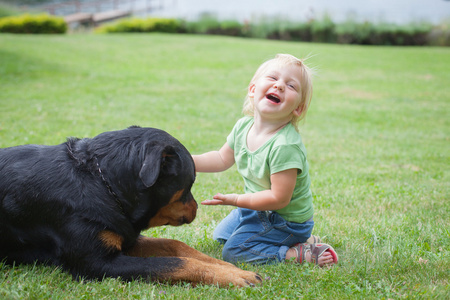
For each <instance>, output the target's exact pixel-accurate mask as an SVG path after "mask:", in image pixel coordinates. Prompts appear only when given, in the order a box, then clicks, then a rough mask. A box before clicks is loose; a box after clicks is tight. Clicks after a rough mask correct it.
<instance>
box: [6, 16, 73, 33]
mask: <svg viewBox="0 0 450 300" xmlns="http://www.w3.org/2000/svg"><path fill="white" fill-rule="evenodd" d="M66 31H67V24H66V22H65V21H64V19H63V18H60V17H55V16H49V15H46V14H40V15H29V14H24V15H20V16H10V17H4V18H0V32H8V33H65V32H66Z"/></svg>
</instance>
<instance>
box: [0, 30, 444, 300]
mask: <svg viewBox="0 0 450 300" xmlns="http://www.w3.org/2000/svg"><path fill="white" fill-rule="evenodd" d="M279 52H283V53H291V54H294V55H297V56H306V55H308V54H313V55H314V56H313V57H312V58H311V59H310V60H309V63H310V64H311V65H312V66H315V67H316V68H317V70H318V76H317V77H316V79H315V85H314V96H313V102H312V107H311V110H310V112H309V114H308V116H307V120H306V122H305V123H304V124H303V125H302V126H301V133H302V136H303V137H304V141H305V144H306V147H307V149H308V157H309V161H310V167H311V176H312V182H313V183H312V190H313V194H314V202H315V210H316V214H315V222H316V226H315V229H314V234H316V235H320V236H322V237H325V240H326V241H327V242H328V243H330V244H331V245H333V246H334V248H335V249H336V251H337V252H338V254H339V256H340V264H339V265H338V266H336V267H334V268H332V269H319V268H315V267H312V266H307V265H303V266H295V265H283V264H281V265H276V266H249V265H242V266H241V267H243V268H245V269H249V270H254V271H257V272H258V273H260V274H261V275H262V277H263V278H266V281H265V282H264V284H263V285H261V286H259V287H256V288H243V289H219V288H217V287H214V286H199V287H196V288H193V287H191V286H190V285H189V284H178V285H175V286H171V285H167V284H156V283H145V282H139V281H138V282H131V283H127V282H122V281H120V280H115V279H106V280H104V281H102V282H75V281H72V279H71V277H70V276H69V275H68V274H66V273H64V272H61V271H60V270H59V269H58V268H54V267H42V266H14V267H12V266H5V265H1V264H0V268H1V271H0V298H7V299H8V298H27V299H37V298H55V299H69V298H73V299H83V298H85V299H100V298H104V299H112V298H114V299H206V298H210V297H213V296H215V297H216V298H227V299H283V298H286V299H298V298H305V299H309V298H321V299H323V298H325V299H348V298H352V299H353V298H356V299H403V298H419V299H430V298H431V299H446V298H448V297H449V295H450V289H449V287H448V286H449V278H450V273H449V270H450V259H449V255H450V231H449V230H450V226H449V225H450V212H449V200H450V189H449V188H450V176H449V175H450V172H449V166H450V155H449V153H450V152H449V150H450V118H449V116H450V87H449V84H448V83H449V82H450V72H449V66H450V49H448V48H429V47H417V48H412V47H402V48H397V47H362V46H341V45H325V44H313V43H289V42H276V41H264V40H247V39H239V38H225V37H210V36H189V35H164V34H135V35H133V34H128V35H119V34H117V35H64V36H54V35H41V36H26V35H7V34H2V35H0V147H9V146H14V145H19V144H27V143H37V144H58V143H62V142H64V141H65V139H66V137H69V136H77V137H93V136H95V135H96V134H98V133H100V132H103V131H108V130H116V129H123V128H125V127H127V126H130V125H141V126H151V127H158V128H162V129H164V130H166V131H168V132H169V133H171V134H172V135H174V136H175V137H176V138H178V139H179V140H180V141H181V142H182V143H184V144H185V145H186V147H187V148H188V149H189V150H190V151H191V152H192V153H202V152H204V151H209V150H212V149H217V148H219V147H220V146H221V145H222V144H223V143H224V142H225V139H226V136H227V134H228V133H229V131H230V130H231V128H232V127H233V125H234V123H235V121H236V120H237V119H238V118H239V117H240V116H241V107H242V102H243V98H244V96H245V92H246V86H247V83H248V81H249V80H250V78H251V77H252V75H253V73H254V71H255V70H256V68H257V67H258V66H259V64H260V63H262V62H263V61H264V60H266V59H268V58H271V57H272V56H273V55H274V54H276V53H279ZM241 190H242V180H241V178H240V177H239V175H238V174H237V172H236V170H235V168H233V169H232V170H230V171H227V172H225V173H221V174H199V175H198V177H197V181H196V184H195V186H194V188H193V193H194V195H195V196H196V199H197V200H202V199H207V198H210V197H211V196H212V195H213V194H215V193H216V192H240V191H241ZM230 209H231V208H230V207H200V208H199V212H198V217H197V219H196V220H195V221H194V222H193V223H192V224H191V225H187V226H182V227H178V228H175V227H163V228H157V229H153V230H149V231H146V232H145V233H144V234H146V235H148V236H160V237H167V238H176V239H179V240H182V241H184V242H186V243H188V244H189V245H191V246H193V247H195V248H196V249H198V250H200V251H202V252H205V253H207V254H209V255H212V256H215V257H220V255H221V247H220V246H219V245H218V244H216V243H215V242H214V241H212V232H213V230H214V227H215V225H216V224H217V223H218V222H219V221H220V220H221V219H222V218H223V217H225V215H226V214H227V212H228V211H230Z"/></svg>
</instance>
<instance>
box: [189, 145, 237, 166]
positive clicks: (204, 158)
mask: <svg viewBox="0 0 450 300" xmlns="http://www.w3.org/2000/svg"><path fill="white" fill-rule="evenodd" d="M192 158H193V159H194V163H195V170H196V171H197V172H222V171H225V170H227V169H229V168H230V167H231V166H232V165H233V164H234V151H233V149H231V147H230V146H228V143H225V144H224V145H223V146H222V148H220V150H219V151H211V152H206V153H204V154H201V155H192Z"/></svg>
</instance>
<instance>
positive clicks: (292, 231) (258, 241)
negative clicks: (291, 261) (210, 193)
mask: <svg viewBox="0 0 450 300" xmlns="http://www.w3.org/2000/svg"><path fill="white" fill-rule="evenodd" d="M313 227H314V221H313V218H311V219H309V220H308V221H306V222H305V223H294V222H287V221H286V220H285V219H283V218H282V217H281V216H280V215H279V214H278V213H276V212H267V211H255V210H251V209H245V208H238V209H235V210H233V211H231V212H230V214H229V215H228V216H227V217H225V219H223V220H222V221H221V222H220V223H219V225H218V226H217V228H216V229H215V230H214V235H213V238H214V240H216V241H219V242H220V243H222V244H224V247H223V251H222V255H223V259H224V260H225V261H228V262H231V263H236V262H248V263H251V264H271V263H277V262H282V261H284V260H285V258H286V252H287V251H288V250H289V248H290V247H291V246H293V245H294V244H296V243H304V242H306V240H307V239H308V238H309V237H310V236H311V232H312V229H313Z"/></svg>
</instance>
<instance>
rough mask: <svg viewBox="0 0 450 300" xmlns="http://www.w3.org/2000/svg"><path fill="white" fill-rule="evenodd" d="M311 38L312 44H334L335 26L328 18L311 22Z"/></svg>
mask: <svg viewBox="0 0 450 300" xmlns="http://www.w3.org/2000/svg"><path fill="white" fill-rule="evenodd" d="M311 36H312V41H313V42H318V43H334V42H336V32H335V24H334V22H333V21H332V20H331V18H330V17H328V16H325V17H324V18H323V20H313V21H312V22H311Z"/></svg>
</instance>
